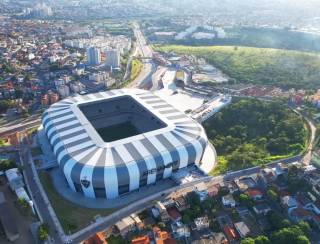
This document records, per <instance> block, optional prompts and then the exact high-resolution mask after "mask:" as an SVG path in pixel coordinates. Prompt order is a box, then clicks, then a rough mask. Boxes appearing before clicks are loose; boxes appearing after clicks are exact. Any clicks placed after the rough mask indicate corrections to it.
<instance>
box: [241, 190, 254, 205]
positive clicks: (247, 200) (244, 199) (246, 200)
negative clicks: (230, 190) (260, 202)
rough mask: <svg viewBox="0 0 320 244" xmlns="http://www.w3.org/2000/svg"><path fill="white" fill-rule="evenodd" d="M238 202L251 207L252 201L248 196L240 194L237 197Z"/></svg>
mask: <svg viewBox="0 0 320 244" xmlns="http://www.w3.org/2000/svg"><path fill="white" fill-rule="evenodd" d="M239 201H240V202H241V203H242V204H244V205H246V206H251V205H252V200H251V199H250V197H249V195H248V194H244V193H241V194H240V195H239Z"/></svg>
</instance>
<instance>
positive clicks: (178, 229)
mask: <svg viewBox="0 0 320 244" xmlns="http://www.w3.org/2000/svg"><path fill="white" fill-rule="evenodd" d="M171 229H172V233H173V236H174V238H186V237H190V229H189V227H188V226H187V225H185V224H183V223H181V222H174V223H172V224H171Z"/></svg>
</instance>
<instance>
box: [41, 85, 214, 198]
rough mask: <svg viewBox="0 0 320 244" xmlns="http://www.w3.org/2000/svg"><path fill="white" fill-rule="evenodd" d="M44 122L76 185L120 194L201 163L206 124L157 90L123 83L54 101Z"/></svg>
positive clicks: (92, 193)
mask: <svg viewBox="0 0 320 244" xmlns="http://www.w3.org/2000/svg"><path fill="white" fill-rule="evenodd" d="M42 124H43V127H44V130H45V132H46V135H47V137H48V139H49V142H50V144H51V145H52V147H53V151H54V153H55V155H56V157H57V160H58V163H59V165H60V168H61V170H62V171H63V173H64V175H65V178H66V180H67V182H68V184H69V186H70V188H71V189H72V190H74V191H76V192H80V193H82V194H83V195H85V196H86V197H90V198H108V199H112V198H117V197H118V196H119V195H122V194H124V193H127V192H130V191H134V190H137V189H139V188H140V187H142V186H146V185H149V184H154V183H155V182H157V181H160V180H162V179H165V178H168V177H170V176H171V175H172V173H173V172H177V171H179V170H180V169H183V168H185V167H187V166H190V165H197V166H200V165H201V159H202V156H203V153H204V150H205V148H206V147H207V144H208V139H207V136H206V133H205V131H204V129H203V127H202V126H201V125H200V124H199V123H198V122H196V121H194V120H193V119H191V118H190V117H188V116H187V115H185V114H184V113H182V112H180V111H179V110H177V109H175V108H174V107H172V105H170V104H168V103H167V102H166V101H164V100H163V99H161V98H160V97H158V96H156V95H155V94H153V93H151V92H148V91H144V90H139V89H122V90H111V91H107V92H100V93H96V94H88V95H83V96H80V95H79V96H75V97H70V98H67V99H64V100H62V101H59V102H57V103H55V104H53V105H52V106H51V107H50V108H49V109H48V110H47V111H46V112H45V113H44V114H43V117H42Z"/></svg>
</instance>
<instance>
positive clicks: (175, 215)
mask: <svg viewBox="0 0 320 244" xmlns="http://www.w3.org/2000/svg"><path fill="white" fill-rule="evenodd" d="M167 212H168V215H169V216H170V219H171V220H172V221H174V222H177V221H180V220H181V219H182V216H181V214H180V213H179V211H178V210H177V209H176V208H175V207H172V208H168V209H167Z"/></svg>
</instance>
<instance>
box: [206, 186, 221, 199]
mask: <svg viewBox="0 0 320 244" xmlns="http://www.w3.org/2000/svg"><path fill="white" fill-rule="evenodd" d="M219 190H220V185H219V184H214V185H210V186H208V195H209V197H215V196H217V195H218V193H219Z"/></svg>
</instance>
